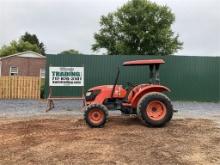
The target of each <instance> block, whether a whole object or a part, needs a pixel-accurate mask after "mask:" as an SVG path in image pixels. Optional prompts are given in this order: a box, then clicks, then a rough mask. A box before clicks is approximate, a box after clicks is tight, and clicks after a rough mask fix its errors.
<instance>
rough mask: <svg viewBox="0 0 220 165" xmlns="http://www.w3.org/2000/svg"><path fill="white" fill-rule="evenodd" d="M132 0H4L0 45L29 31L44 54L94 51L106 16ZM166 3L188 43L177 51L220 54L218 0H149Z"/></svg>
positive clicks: (0, 12)
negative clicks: (44, 49) (101, 20)
mask: <svg viewBox="0 0 220 165" xmlns="http://www.w3.org/2000/svg"><path fill="white" fill-rule="evenodd" d="M127 1H128V0H0V46H2V45H4V44H9V43H10V41H11V40H15V39H18V38H19V37H20V36H21V35H22V34H24V33H25V32H26V31H27V32H29V33H32V34H36V35H37V36H38V38H39V39H40V40H41V41H42V42H43V43H44V44H45V45H46V53H48V54H57V53H60V52H61V51H63V50H68V49H76V50H78V51H79V52H81V53H84V54H101V53H103V51H100V52H93V51H92V50H91V45H92V44H93V43H94V42H95V40H94V33H95V32H98V30H99V28H100V26H99V20H100V17H101V16H102V15H106V14H107V13H109V12H113V11H116V10H117V9H118V8H119V7H120V6H122V5H123V4H124V3H126V2H127ZM151 1H154V2H156V3H158V4H161V5H167V6H169V7H170V8H171V10H172V12H173V13H174V14H175V16H176V21H175V23H174V24H173V25H172V29H173V31H174V32H175V34H179V35H180V41H182V42H184V45H183V49H182V50H179V51H178V52H177V53H176V54H177V55H190V56H220V0H151Z"/></svg>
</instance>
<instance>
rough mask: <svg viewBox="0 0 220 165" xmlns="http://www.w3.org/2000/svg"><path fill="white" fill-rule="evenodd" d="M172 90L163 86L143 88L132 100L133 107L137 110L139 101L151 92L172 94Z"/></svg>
mask: <svg viewBox="0 0 220 165" xmlns="http://www.w3.org/2000/svg"><path fill="white" fill-rule="evenodd" d="M170 91H171V90H170V89H169V88H167V87H165V86H162V85H149V86H145V87H144V88H141V89H140V90H139V91H138V92H137V93H136V94H135V95H134V96H133V98H132V99H131V103H130V104H131V107H132V108H136V107H137V104H138V102H139V100H140V99H141V98H142V96H144V95H145V94H147V93H150V92H170Z"/></svg>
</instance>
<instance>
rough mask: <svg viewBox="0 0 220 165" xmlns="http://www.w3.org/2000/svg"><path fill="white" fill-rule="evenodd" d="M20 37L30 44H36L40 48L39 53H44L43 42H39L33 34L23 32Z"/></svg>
mask: <svg viewBox="0 0 220 165" xmlns="http://www.w3.org/2000/svg"><path fill="white" fill-rule="evenodd" d="M20 39H21V40H23V41H25V42H29V43H31V44H35V45H37V47H38V48H39V49H40V53H41V54H42V55H45V46H44V43H43V42H40V41H39V40H38V38H37V36H36V35H35V34H30V33H28V32H25V34H24V35H22V36H21V38H20Z"/></svg>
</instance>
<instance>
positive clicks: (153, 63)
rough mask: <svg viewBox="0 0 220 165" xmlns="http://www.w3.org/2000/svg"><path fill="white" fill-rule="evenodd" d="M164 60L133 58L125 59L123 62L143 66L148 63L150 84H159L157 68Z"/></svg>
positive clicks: (128, 64) (127, 64)
mask: <svg viewBox="0 0 220 165" xmlns="http://www.w3.org/2000/svg"><path fill="white" fill-rule="evenodd" d="M164 63H165V61H164V60H162V59H150V60H134V61H126V62H124V63H123V65H124V66H144V65H148V66H149V69H150V74H149V77H150V81H149V83H150V84H160V78H159V68H160V64H164Z"/></svg>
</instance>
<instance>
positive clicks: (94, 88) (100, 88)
mask: <svg viewBox="0 0 220 165" xmlns="http://www.w3.org/2000/svg"><path fill="white" fill-rule="evenodd" d="M116 86H120V85H116ZM112 88H113V85H100V86H96V87H92V88H90V89H89V90H88V91H94V90H103V89H104V90H106V89H107V90H108V89H110V90H112Z"/></svg>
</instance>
